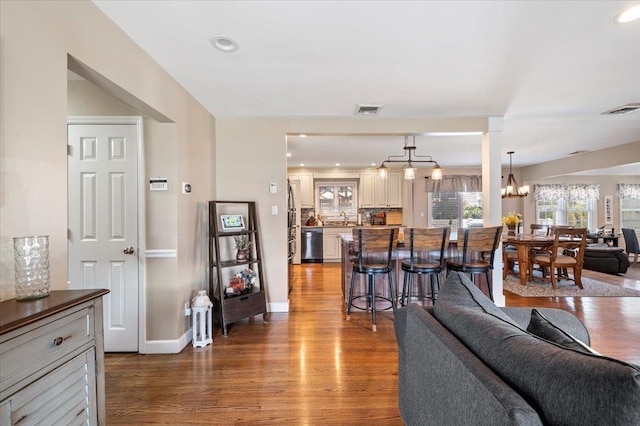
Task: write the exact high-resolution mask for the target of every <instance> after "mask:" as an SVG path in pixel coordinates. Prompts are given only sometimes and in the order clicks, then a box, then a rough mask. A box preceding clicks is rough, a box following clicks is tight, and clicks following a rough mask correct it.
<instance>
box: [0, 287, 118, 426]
mask: <svg viewBox="0 0 640 426" xmlns="http://www.w3.org/2000/svg"><path fill="white" fill-rule="evenodd" d="M107 293H108V291H107V290H65V291H53V292H51V294H50V295H49V296H48V297H45V298H42V299H36V300H31V301H22V302H18V301H16V300H15V299H12V300H7V301H4V302H0V426H5V425H7V426H8V425H16V424H17V425H21V426H22V425H29V424H51V425H53V424H65V425H72V424H73V425H75V424H78V425H79V424H85V425H87V424H88V425H100V424H106V409H105V397H104V337H103V329H102V327H103V326H102V296H104V295H105V294H107Z"/></svg>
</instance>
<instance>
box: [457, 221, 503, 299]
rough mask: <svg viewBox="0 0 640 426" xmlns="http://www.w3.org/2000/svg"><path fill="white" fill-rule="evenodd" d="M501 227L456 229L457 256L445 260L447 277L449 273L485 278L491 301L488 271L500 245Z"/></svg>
mask: <svg viewBox="0 0 640 426" xmlns="http://www.w3.org/2000/svg"><path fill="white" fill-rule="evenodd" d="M502 229H503V227H502V226H488V227H482V228H460V229H458V255H457V256H455V257H452V258H449V259H447V275H448V274H449V272H450V271H459V272H465V273H468V274H470V275H471V276H472V277H473V276H475V275H477V274H484V275H485V277H486V278H487V287H488V288H489V298H490V299H491V300H493V289H492V286H491V279H490V277H489V271H492V270H493V260H494V258H495V253H496V250H497V249H498V245H499V244H500V235H501V234H502Z"/></svg>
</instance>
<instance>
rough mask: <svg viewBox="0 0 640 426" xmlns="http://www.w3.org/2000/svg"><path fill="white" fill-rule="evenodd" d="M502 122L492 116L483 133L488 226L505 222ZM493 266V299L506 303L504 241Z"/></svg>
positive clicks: (484, 214)
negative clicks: (502, 180)
mask: <svg viewBox="0 0 640 426" xmlns="http://www.w3.org/2000/svg"><path fill="white" fill-rule="evenodd" d="M502 123H503V118H502V117H489V118H488V126H487V127H488V131H487V132H486V133H484V134H483V135H482V219H483V220H484V224H485V226H498V225H502V194H501V192H500V182H501V175H502V165H501V164H500V163H501V160H500V153H501V151H502ZM493 268H494V269H493V280H492V281H493V282H492V289H493V300H494V302H495V303H496V305H498V306H504V305H505V303H506V300H505V297H504V295H503V294H502V244H500V246H499V247H498V250H497V251H496V255H495V259H494V261H493Z"/></svg>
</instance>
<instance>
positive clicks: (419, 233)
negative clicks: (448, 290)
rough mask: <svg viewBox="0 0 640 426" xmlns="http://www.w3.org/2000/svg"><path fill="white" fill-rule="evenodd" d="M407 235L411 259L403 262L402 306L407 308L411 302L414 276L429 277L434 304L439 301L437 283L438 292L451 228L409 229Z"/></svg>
mask: <svg viewBox="0 0 640 426" xmlns="http://www.w3.org/2000/svg"><path fill="white" fill-rule="evenodd" d="M405 235H408V237H409V238H408V241H409V259H405V260H403V261H402V270H403V271H404V281H403V285H402V296H401V297H400V305H402V306H406V305H408V304H409V303H410V302H411V294H412V293H413V282H414V275H429V280H430V284H431V297H430V299H431V302H432V303H433V302H435V300H436V299H437V296H436V286H435V284H436V283H437V287H438V290H439V289H440V274H441V273H442V266H443V264H444V260H443V259H444V250H445V248H447V247H448V246H449V228H448V227H445V228H409V229H407V230H405ZM405 241H407V238H406V237H405ZM434 256H437V257H434ZM434 276H435V278H436V279H435V281H434V279H433V278H434Z"/></svg>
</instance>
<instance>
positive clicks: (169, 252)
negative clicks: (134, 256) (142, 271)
mask: <svg viewBox="0 0 640 426" xmlns="http://www.w3.org/2000/svg"><path fill="white" fill-rule="evenodd" d="M144 256H145V257H146V258H160V257H178V250H175V249H155V250H147V251H145V252H144Z"/></svg>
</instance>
